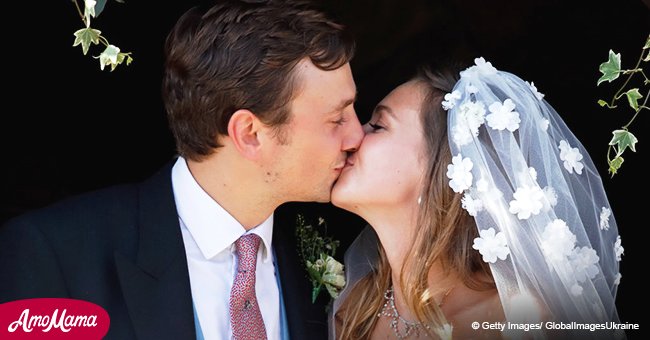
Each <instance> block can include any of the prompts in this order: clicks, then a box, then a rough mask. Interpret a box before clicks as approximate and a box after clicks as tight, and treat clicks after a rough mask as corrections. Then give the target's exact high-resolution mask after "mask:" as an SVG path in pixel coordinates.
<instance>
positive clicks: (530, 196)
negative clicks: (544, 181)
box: [508, 185, 546, 220]
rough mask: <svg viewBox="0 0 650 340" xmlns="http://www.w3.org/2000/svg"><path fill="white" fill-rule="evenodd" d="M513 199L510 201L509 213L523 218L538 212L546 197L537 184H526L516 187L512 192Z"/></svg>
mask: <svg viewBox="0 0 650 340" xmlns="http://www.w3.org/2000/svg"><path fill="white" fill-rule="evenodd" d="M513 197H514V200H512V201H510V208H509V209H508V210H509V211H510V213H512V214H517V218H519V219H520V220H525V219H527V218H529V217H530V216H531V215H537V214H539V211H540V210H541V209H542V207H543V206H544V204H543V203H542V201H543V200H544V198H545V197H546V196H545V195H544V192H543V191H542V189H540V188H539V187H538V186H530V187H529V186H527V185H524V186H523V187H519V188H517V191H515V193H514V194H513Z"/></svg>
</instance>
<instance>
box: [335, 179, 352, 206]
mask: <svg viewBox="0 0 650 340" xmlns="http://www.w3.org/2000/svg"><path fill="white" fill-rule="evenodd" d="M330 198H331V201H332V204H333V205H334V206H337V207H339V208H342V209H345V208H346V206H348V205H349V203H350V202H348V201H349V198H350V197H349V195H348V193H347V192H346V190H345V184H344V183H341V182H336V183H335V184H334V187H333V188H332V195H331V197H330Z"/></svg>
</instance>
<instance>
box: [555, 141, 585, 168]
mask: <svg viewBox="0 0 650 340" xmlns="http://www.w3.org/2000/svg"><path fill="white" fill-rule="evenodd" d="M559 147H560V159H561V160H563V161H564V168H565V169H566V170H567V171H568V172H569V173H570V174H572V173H573V170H575V171H576V173H577V174H578V175H581V174H582V168H584V165H583V164H582V163H581V162H580V161H581V160H582V154H581V153H580V150H579V149H578V148H572V147H571V145H569V143H567V141H565V140H564V139H563V140H561V141H560V145H559Z"/></svg>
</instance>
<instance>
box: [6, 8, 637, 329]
mask: <svg viewBox="0 0 650 340" xmlns="http://www.w3.org/2000/svg"><path fill="white" fill-rule="evenodd" d="M646 1H648V0H646ZM80 2H81V3H82V2H83V1H80ZM205 2H206V1H203V3H205ZM321 2H322V3H323V5H325V7H326V8H329V9H330V10H332V11H333V12H334V13H335V14H336V15H338V16H339V17H340V18H341V19H342V20H343V21H344V22H345V23H346V24H347V25H348V26H349V27H350V28H351V30H352V32H353V33H354V35H355V36H356V39H357V42H358V51H357V55H356V57H355V59H354V61H353V62H352V68H353V73H354V76H355V80H356V82H357V87H358V92H359V100H358V103H357V105H356V109H357V113H358V114H359V117H360V119H361V120H362V122H365V121H366V120H367V118H368V116H369V112H370V111H371V110H372V108H373V106H374V105H375V104H376V103H377V102H378V101H379V100H380V99H381V98H382V97H383V96H384V95H386V94H387V93H388V91H389V90H390V89H392V88H393V87H394V86H396V85H397V84H399V83H400V82H401V81H403V80H404V78H405V77H407V76H408V75H410V73H411V72H412V71H413V70H414V67H415V65H416V64H418V63H419V62H421V61H431V60H437V59H440V58H445V57H449V56H462V57H463V58H465V59H469V60H470V61H471V60H472V59H473V57H478V56H483V57H485V58H486V59H487V60H488V61H490V62H492V64H493V65H494V66H495V67H497V68H498V69H502V70H506V71H510V72H512V73H515V74H517V75H519V76H520V77H522V78H523V79H525V80H529V81H534V82H535V85H536V86H537V87H538V89H539V90H540V91H541V92H543V93H545V94H546V97H545V99H546V100H547V101H548V102H550V103H551V104H552V105H553V106H554V107H555V109H556V110H557V111H558V112H559V113H560V115H562V117H563V118H564V119H565V121H566V123H567V125H568V126H569V127H570V128H571V129H572V130H573V132H574V133H575V134H576V135H577V137H578V138H579V139H580V140H581V141H582V142H583V144H584V145H585V147H586V148H587V150H588V151H589V152H590V154H591V157H592V159H593V161H594V162H595V164H596V166H597V167H598V170H599V171H600V173H601V176H602V178H603V182H604V185H605V188H606V190H607V191H608V195H609V199H610V204H611V206H612V209H613V212H614V216H615V218H616V220H617V223H618V227H619V232H620V234H621V237H622V240H623V246H624V247H625V254H624V256H623V261H622V262H621V272H622V274H623V278H622V281H621V286H620V289H619V291H618V292H619V295H618V299H617V301H618V306H619V314H620V317H621V320H622V321H624V322H632V323H639V324H640V327H641V330H640V331H633V332H629V333H628V334H629V337H630V338H643V336H642V334H644V333H646V328H647V327H649V324H648V323H647V322H645V320H644V318H642V316H641V315H642V314H641V313H635V312H633V311H632V308H634V307H636V308H635V309H636V310H639V307H638V306H635V304H638V302H639V300H640V298H641V297H642V296H646V291H645V290H642V288H641V287H642V282H643V279H642V273H643V272H646V271H647V270H646V268H645V267H638V266H639V265H642V259H644V258H645V259H647V258H648V256H647V255H643V251H644V250H643V248H644V246H643V243H644V242H646V241H645V239H644V236H645V235H648V233H647V232H646V231H644V230H643V229H645V228H646V227H647V221H646V220H645V219H644V217H645V214H643V215H642V209H638V208H636V207H639V206H641V207H643V205H642V204H643V203H644V202H645V201H646V200H645V199H644V195H646V194H647V193H648V190H647V189H648V186H647V178H646V177H642V175H641V173H642V171H643V170H644V169H643V168H642V166H641V162H642V160H641V158H642V157H648V155H650V150H648V149H646V148H645V147H644V146H645V145H646V143H647V142H646V139H647V138H649V137H648V136H647V135H648V134H650V131H648V126H649V125H648V123H649V122H648V112H649V111H647V110H646V111H644V112H642V113H641V114H640V115H639V117H638V118H637V120H636V121H635V123H634V124H633V125H632V127H631V131H632V132H634V133H635V134H636V136H637V137H638V138H639V140H640V142H639V143H638V144H637V153H632V152H630V151H627V152H626V153H625V155H624V157H625V163H624V165H623V167H622V169H621V171H620V173H619V174H618V175H616V176H615V177H614V178H610V176H609V175H608V174H607V163H606V154H607V143H608V142H609V140H610V139H611V136H612V135H611V131H612V130H614V129H617V128H619V127H621V126H622V125H624V124H626V123H627V122H628V120H629V119H630V118H631V114H630V112H631V111H630V110H629V109H628V108H626V103H625V101H621V102H620V108H621V109H619V110H617V111H612V110H607V109H604V108H601V107H599V106H598V105H597V104H596V101H597V100H598V99H601V98H603V99H606V100H609V99H610V98H611V97H612V96H613V94H614V92H615V91H616V90H617V89H618V86H620V85H621V84H622V81H621V80H619V81H616V82H614V83H611V84H609V83H604V84H601V85H600V86H599V87H596V81H597V79H598V78H599V77H600V73H599V72H598V66H599V65H600V63H602V62H604V61H606V60H607V53H608V51H609V49H613V50H614V51H615V52H617V53H621V55H622V65H623V68H632V67H633V66H634V63H635V62H636V60H637V58H638V57H639V55H640V51H641V47H642V46H643V44H644V43H645V39H646V38H647V36H648V33H650V10H649V7H648V2H646V3H645V4H644V2H643V1H641V0H609V1H606V0H595V1H572V0H548V1H541V0H536V1H505V0H492V1H480V0H469V1H461V0H443V1H432V0H429V1H426V0H419V1H418V0H402V1H388V0H362V1H349V0H347V1H346V0H321ZM20 3H21V4H18V3H17V2H10V3H9V4H7V5H5V7H4V8H5V9H4V11H5V15H4V17H5V19H8V17H11V16H13V17H15V19H16V20H17V21H16V22H18V23H19V24H15V25H12V26H11V27H6V28H4V29H3V31H2V38H3V39H2V44H3V48H2V50H3V51H4V55H5V58H3V59H4V60H5V62H4V63H3V66H4V67H3V68H2V81H3V82H4V88H5V90H4V91H3V94H2V98H3V102H2V107H3V110H2V111H3V113H2V114H1V118H0V122H1V123H0V128H1V130H0V136H1V137H0V138H2V140H3V142H2V144H0V145H2V155H3V156H4V157H3V160H2V166H0V169H2V170H0V171H1V172H0V174H2V175H1V176H0V190H1V195H0V200H1V201H0V223H1V222H3V221H5V220H6V219H8V218H10V217H12V216H15V215H17V214H20V213H23V212H26V211H29V210H31V209H35V208H38V207H41V206H44V205H47V204H49V203H52V202H54V201H57V200H59V199H62V198H64V197H66V196H70V195H74V194H77V193H81V192H85V191H89V190H94V189H98V188H101V187H105V186H108V185H113V184H117V183H124V182H132V181H138V180H141V179H144V178H146V177H148V176H149V175H150V174H152V173H153V172H154V171H156V170H157V169H158V168H159V167H160V166H161V165H162V164H164V163H165V162H167V161H168V160H169V159H170V158H171V157H172V156H174V143H173V140H172V138H171V134H170V133H169V130H168V129H167V122H166V117H165V113H164V110H163V106H162V101H161V98H160V83H161V73H162V63H163V60H162V48H163V47H162V46H163V41H164V39H165V36H166V34H167V32H168V31H169V30H170V29H171V27H172V25H173V24H174V22H175V21H176V19H177V18H178V17H179V16H180V15H181V14H182V13H183V12H184V11H185V10H187V9H188V8H189V7H190V6H191V4H188V2H186V1H170V2H165V3H163V2H149V1H147V2H144V1H139V2H136V1H132V0H126V3H125V4H119V3H117V2H114V1H110V0H109V2H108V4H107V5H106V9H105V11H104V12H103V13H102V14H101V15H100V16H99V17H98V18H96V19H95V20H94V21H93V24H92V26H93V27H94V28H97V29H100V30H102V32H103V33H104V35H105V36H106V37H107V38H108V40H109V42H111V43H113V44H115V45H117V46H119V47H120V48H121V49H122V50H123V51H132V52H133V56H134V59H135V60H134V62H133V64H132V65H131V66H128V67H127V66H125V65H120V66H119V67H118V68H117V69H116V70H115V71H114V72H109V71H106V70H105V71H103V72H102V71H100V70H99V61H98V60H96V59H93V58H92V57H90V56H89V55H87V56H84V55H83V54H82V52H81V48H80V47H79V46H77V47H72V43H73V41H74V36H73V32H75V31H76V30H77V29H79V28H82V27H83V24H82V22H81V20H80V18H79V17H78V15H77V12H76V10H75V8H74V4H73V3H72V2H70V1H44V2H42V3H38V5H35V3H33V2H20ZM152 4H153V5H152ZM192 4H193V3H192ZM7 6H15V7H20V8H11V7H7ZM3 25H4V24H3ZM30 31H35V32H37V33H36V34H34V33H27V32H30ZM100 52H101V49H100V48H99V47H98V46H93V47H91V49H90V52H89V54H92V55H99V53H100ZM646 65H648V64H647V63H646ZM649 71H650V67H648V66H646V73H648V74H649V75H650V72H649ZM644 95H645V94H644ZM645 172H647V170H646V171H645ZM637 200H638V201H637ZM635 201H637V202H635ZM633 207H634V208H633ZM283 208H287V209H295V210H296V211H298V210H307V211H309V212H311V213H313V214H315V215H321V216H324V217H325V218H326V220H327V221H328V224H329V230H330V232H331V233H332V234H335V235H336V237H338V238H340V239H341V241H342V243H343V245H344V246H345V245H347V244H348V243H349V242H350V241H351V240H352V238H353V237H354V236H355V234H356V232H358V231H359V230H360V228H361V227H362V226H363V221H362V220H360V219H359V218H358V217H355V216H353V215H352V214H349V213H346V212H342V211H340V210H338V209H336V208H334V207H332V206H330V205H327V204H305V203H303V204H294V205H292V206H291V207H283ZM340 255H342V254H340ZM4 275H7V273H5V274H4ZM643 299H644V300H645V299H647V296H646V298H643Z"/></svg>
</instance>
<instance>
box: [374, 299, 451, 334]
mask: <svg viewBox="0 0 650 340" xmlns="http://www.w3.org/2000/svg"><path fill="white" fill-rule="evenodd" d="M452 289H454V287H451V288H449V289H448V290H447V292H445V295H444V296H443V297H442V299H440V303H438V307H441V306H442V304H443V303H444V302H445V299H446V298H447V296H448V295H449V293H450V292H451V291H452ZM384 301H385V302H384V306H383V307H382V308H381V311H380V312H379V313H378V314H377V317H378V318H380V317H382V316H385V317H388V318H390V328H391V329H392V330H393V333H395V336H396V337H397V338H398V339H400V340H401V339H406V338H408V337H410V336H411V335H415V336H416V337H419V336H420V330H421V329H430V328H429V326H428V325H425V324H422V323H421V322H419V321H409V320H406V319H404V317H402V316H401V315H400V314H399V312H398V311H397V307H396V306H395V294H394V292H393V286H390V288H388V289H387V290H386V292H385V293H384ZM400 324H401V325H402V327H400Z"/></svg>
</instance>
